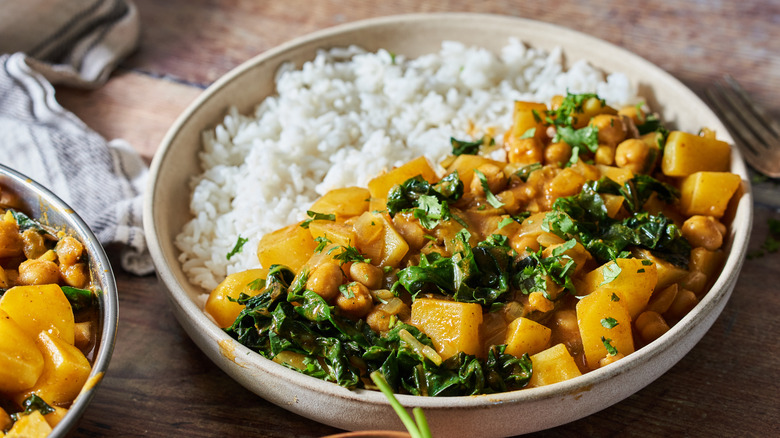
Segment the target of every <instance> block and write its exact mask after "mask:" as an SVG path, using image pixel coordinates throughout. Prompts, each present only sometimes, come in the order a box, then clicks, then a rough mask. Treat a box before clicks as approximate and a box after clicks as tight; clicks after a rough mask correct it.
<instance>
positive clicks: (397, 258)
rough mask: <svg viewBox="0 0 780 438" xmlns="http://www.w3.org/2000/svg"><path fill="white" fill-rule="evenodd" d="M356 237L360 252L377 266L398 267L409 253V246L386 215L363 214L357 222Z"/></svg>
mask: <svg viewBox="0 0 780 438" xmlns="http://www.w3.org/2000/svg"><path fill="white" fill-rule="evenodd" d="M355 236H356V238H355V240H356V247H357V249H358V251H360V253H361V254H363V255H365V256H366V257H368V258H370V259H371V263H372V264H374V265H377V266H382V267H384V266H393V267H397V266H398V265H399V263H401V260H402V259H403V258H404V256H406V253H407V252H409V244H408V243H406V241H405V240H404V238H403V237H401V235H400V234H399V233H398V231H396V229H395V227H394V226H393V222H392V220H391V219H390V216H388V215H387V214H386V213H376V212H365V213H363V214H362V215H361V216H360V217H359V218H358V220H357V221H356V222H355Z"/></svg>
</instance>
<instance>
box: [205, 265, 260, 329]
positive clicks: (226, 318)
mask: <svg viewBox="0 0 780 438" xmlns="http://www.w3.org/2000/svg"><path fill="white" fill-rule="evenodd" d="M267 274H268V268H260V269H249V270H247V271H241V272H236V273H235V274H231V275H228V276H227V278H225V279H224V280H222V283H220V284H219V286H217V287H216V288H214V290H212V291H211V293H210V294H209V297H208V299H207V300H206V305H205V306H204V310H205V311H206V313H208V314H209V315H211V317H212V318H214V321H216V322H217V325H218V326H220V327H221V328H225V327H230V326H231V325H233V322H234V321H235V320H236V318H237V317H238V314H239V313H241V311H242V310H244V306H243V305H241V304H238V303H236V302H234V301H231V300H230V299H229V298H232V299H234V300H236V299H238V297H239V296H240V295H241V294H242V293H244V294H247V295H250V296H255V295H257V294H258V293H260V291H261V290H262V288H257V287H256V286H254V287H253V286H251V284H252V282H254V281H255V280H259V279H264V278H265V277H266V275H267Z"/></svg>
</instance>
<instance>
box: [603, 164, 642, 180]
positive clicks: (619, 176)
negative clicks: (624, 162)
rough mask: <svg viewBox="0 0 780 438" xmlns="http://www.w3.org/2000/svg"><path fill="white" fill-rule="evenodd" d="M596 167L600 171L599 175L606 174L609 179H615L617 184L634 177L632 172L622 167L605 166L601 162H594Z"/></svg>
mask: <svg viewBox="0 0 780 438" xmlns="http://www.w3.org/2000/svg"><path fill="white" fill-rule="evenodd" d="M596 168H597V169H598V170H599V172H600V173H601V176H606V177H607V178H609V179H611V180H612V181H615V182H616V183H618V184H623V183H624V182H626V181H628V180H630V179H631V178H633V177H634V172H632V171H631V170H629V169H625V168H622V167H615V166H605V165H603V164H596Z"/></svg>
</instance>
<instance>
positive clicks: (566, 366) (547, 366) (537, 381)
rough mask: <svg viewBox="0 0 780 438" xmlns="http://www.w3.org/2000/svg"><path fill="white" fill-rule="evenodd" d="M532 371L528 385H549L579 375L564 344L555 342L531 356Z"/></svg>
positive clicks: (578, 370)
mask: <svg viewBox="0 0 780 438" xmlns="http://www.w3.org/2000/svg"><path fill="white" fill-rule="evenodd" d="M531 363H532V364H533V373H532V374H531V380H530V381H529V382H528V387H530V388H533V387H537V386H544V385H551V384H553V383H558V382H563V381H564V380H569V379H572V378H574V377H577V376H581V375H582V373H581V372H580V369H579V368H577V363H576V362H574V358H573V357H572V356H571V354H570V353H569V350H568V349H566V346H565V345H564V344H557V345H555V346H553V347H550V348H548V349H546V350H544V351H541V352H539V353H536V354H534V355H533V356H531Z"/></svg>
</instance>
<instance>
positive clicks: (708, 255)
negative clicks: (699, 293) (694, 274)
mask: <svg viewBox="0 0 780 438" xmlns="http://www.w3.org/2000/svg"><path fill="white" fill-rule="evenodd" d="M725 258H726V253H725V252H724V251H723V250H717V251H710V250H708V249H706V248H703V247H698V248H693V249H692V250H691V262H690V265H689V267H690V269H691V271H698V272H701V273H703V274H704V275H706V276H707V278H712V277H713V276H714V275H717V273H718V270H719V269H720V267H721V266H722V265H723V261H724V260H725Z"/></svg>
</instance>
